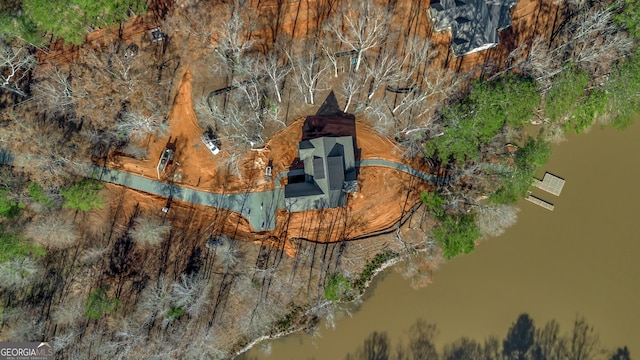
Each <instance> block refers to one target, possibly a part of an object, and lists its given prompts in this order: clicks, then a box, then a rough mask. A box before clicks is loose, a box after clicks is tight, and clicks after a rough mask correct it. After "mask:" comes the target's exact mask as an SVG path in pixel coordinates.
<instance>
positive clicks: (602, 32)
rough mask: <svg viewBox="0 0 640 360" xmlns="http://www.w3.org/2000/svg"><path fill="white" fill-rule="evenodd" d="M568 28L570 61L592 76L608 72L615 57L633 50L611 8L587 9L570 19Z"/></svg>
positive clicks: (615, 59) (631, 41) (631, 42)
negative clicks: (571, 20)
mask: <svg viewBox="0 0 640 360" xmlns="http://www.w3.org/2000/svg"><path fill="white" fill-rule="evenodd" d="M569 32H570V34H571V36H570V40H569V41H568V42H567V44H566V46H567V48H568V49H567V50H566V51H568V52H570V54H571V55H570V57H569V61H571V62H575V63H577V64H578V65H579V66H580V67H582V68H583V69H584V70H586V71H588V72H589V73H590V74H592V75H595V76H599V75H602V74H606V73H608V72H609V69H610V67H611V65H612V64H613V63H614V62H615V61H617V60H618V59H619V58H621V57H623V56H625V55H627V54H629V53H630V52H631V51H632V50H633V40H632V39H631V38H630V37H629V35H628V34H627V33H625V32H621V31H618V27H617V25H616V24H614V22H613V19H612V10H611V9H610V8H603V9H597V10H595V11H588V12H587V13H586V14H585V15H583V16H581V17H579V18H578V20H576V21H574V22H572V26H570V27H569Z"/></svg>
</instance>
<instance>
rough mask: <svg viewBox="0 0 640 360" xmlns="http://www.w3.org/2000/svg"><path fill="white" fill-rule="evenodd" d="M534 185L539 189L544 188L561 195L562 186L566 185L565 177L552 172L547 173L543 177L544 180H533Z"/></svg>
mask: <svg viewBox="0 0 640 360" xmlns="http://www.w3.org/2000/svg"><path fill="white" fill-rule="evenodd" d="M533 186H535V187H537V188H538V189H542V190H544V191H546V192H548V193H551V194H553V195H555V196H560V193H561V192H562V188H563V187H564V179H562V178H559V177H557V176H555V175H552V174H550V173H545V174H544V178H542V181H540V180H538V179H535V180H533ZM536 199H537V198H536ZM538 205H540V204H538ZM541 206H542V205H541Z"/></svg>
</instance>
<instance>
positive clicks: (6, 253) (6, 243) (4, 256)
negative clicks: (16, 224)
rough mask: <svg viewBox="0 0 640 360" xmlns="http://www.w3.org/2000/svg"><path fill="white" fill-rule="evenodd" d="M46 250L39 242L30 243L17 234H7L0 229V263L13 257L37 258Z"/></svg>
mask: <svg viewBox="0 0 640 360" xmlns="http://www.w3.org/2000/svg"><path fill="white" fill-rule="evenodd" d="M46 253H47V251H46V250H45V249H44V248H43V247H42V246H41V245H39V244H32V243H30V242H28V241H26V240H25V239H23V238H21V237H19V236H17V235H9V234H5V233H4V232H2V230H1V229H0V264H2V263H4V262H7V261H9V260H13V259H15V258H25V257H27V256H32V257H34V258H39V257H42V256H44V255H46Z"/></svg>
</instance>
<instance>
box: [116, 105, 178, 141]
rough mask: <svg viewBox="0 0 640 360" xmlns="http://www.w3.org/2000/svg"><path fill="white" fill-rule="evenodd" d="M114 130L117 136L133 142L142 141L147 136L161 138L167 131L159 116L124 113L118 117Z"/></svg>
mask: <svg viewBox="0 0 640 360" xmlns="http://www.w3.org/2000/svg"><path fill="white" fill-rule="evenodd" d="M115 128H116V133H117V134H118V135H119V136H124V137H126V138H130V139H132V140H134V141H142V140H144V139H146V138H147V137H148V136H153V137H158V136H162V134H164V132H165V131H167V129H168V126H167V124H166V122H165V119H164V118H163V117H161V116H158V115H143V114H141V113H138V112H131V111H126V112H125V113H124V114H122V116H121V117H120V121H119V122H118V123H117V124H116V127H115Z"/></svg>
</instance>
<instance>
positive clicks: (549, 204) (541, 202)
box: [525, 180, 564, 211]
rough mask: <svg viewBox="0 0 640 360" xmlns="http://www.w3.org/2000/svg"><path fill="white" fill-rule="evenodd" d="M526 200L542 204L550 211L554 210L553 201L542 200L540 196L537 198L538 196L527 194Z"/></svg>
mask: <svg viewBox="0 0 640 360" xmlns="http://www.w3.org/2000/svg"><path fill="white" fill-rule="evenodd" d="M563 181H564V180H563ZM525 200H527V201H530V202H532V203H534V204H536V205H538V206H542V207H543V208H545V209H547V210H549V211H553V208H554V206H553V204H552V203H549V202H546V201H544V200H542V199H540V198H537V197H535V196H533V195H527V197H526V198H525Z"/></svg>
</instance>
